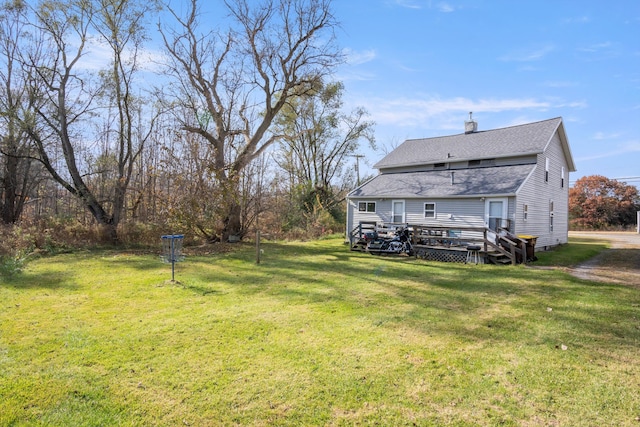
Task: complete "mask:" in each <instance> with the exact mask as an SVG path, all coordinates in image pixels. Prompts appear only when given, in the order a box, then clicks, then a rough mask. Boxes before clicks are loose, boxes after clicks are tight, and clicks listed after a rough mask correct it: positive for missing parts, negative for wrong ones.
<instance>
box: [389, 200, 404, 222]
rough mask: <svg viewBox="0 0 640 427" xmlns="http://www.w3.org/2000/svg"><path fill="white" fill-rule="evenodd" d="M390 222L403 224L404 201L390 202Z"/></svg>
mask: <svg viewBox="0 0 640 427" xmlns="http://www.w3.org/2000/svg"><path fill="white" fill-rule="evenodd" d="M391 222H398V223H402V222H404V200H393V201H392V202H391Z"/></svg>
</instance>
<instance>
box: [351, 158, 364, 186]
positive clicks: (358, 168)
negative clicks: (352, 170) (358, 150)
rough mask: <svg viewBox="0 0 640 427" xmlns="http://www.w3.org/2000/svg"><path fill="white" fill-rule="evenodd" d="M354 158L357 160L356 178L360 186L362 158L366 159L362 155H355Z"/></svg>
mask: <svg viewBox="0 0 640 427" xmlns="http://www.w3.org/2000/svg"><path fill="white" fill-rule="evenodd" d="M353 157H355V158H356V178H357V185H358V187H359V186H360V158H361V157H364V156H363V155H362V154H354V155H353Z"/></svg>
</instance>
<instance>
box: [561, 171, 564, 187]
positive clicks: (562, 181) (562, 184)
mask: <svg viewBox="0 0 640 427" xmlns="http://www.w3.org/2000/svg"><path fill="white" fill-rule="evenodd" d="M560 188H564V166H563V167H562V179H561V180H560Z"/></svg>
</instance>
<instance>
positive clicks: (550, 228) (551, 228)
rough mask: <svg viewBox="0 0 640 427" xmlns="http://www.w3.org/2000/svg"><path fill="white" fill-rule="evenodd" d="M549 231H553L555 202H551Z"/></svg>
mask: <svg viewBox="0 0 640 427" xmlns="http://www.w3.org/2000/svg"><path fill="white" fill-rule="evenodd" d="M549 231H553V200H549Z"/></svg>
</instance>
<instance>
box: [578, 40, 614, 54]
mask: <svg viewBox="0 0 640 427" xmlns="http://www.w3.org/2000/svg"><path fill="white" fill-rule="evenodd" d="M611 46H612V45H611V42H602V43H596V44H592V45H590V46H585V47H583V48H580V49H578V50H579V51H581V52H590V53H594V52H602V51H603V50H607V49H609V48H610V47H611Z"/></svg>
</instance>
